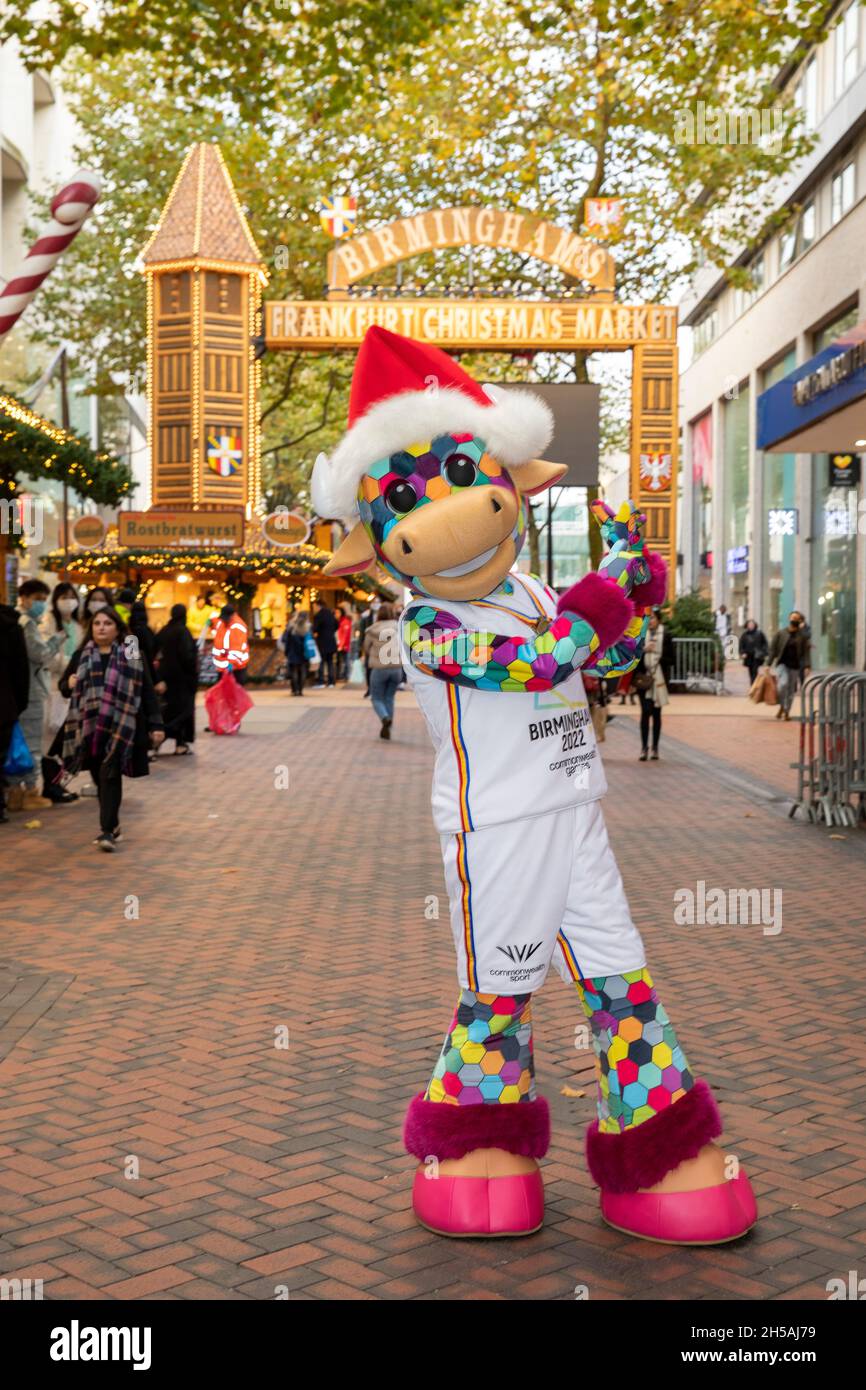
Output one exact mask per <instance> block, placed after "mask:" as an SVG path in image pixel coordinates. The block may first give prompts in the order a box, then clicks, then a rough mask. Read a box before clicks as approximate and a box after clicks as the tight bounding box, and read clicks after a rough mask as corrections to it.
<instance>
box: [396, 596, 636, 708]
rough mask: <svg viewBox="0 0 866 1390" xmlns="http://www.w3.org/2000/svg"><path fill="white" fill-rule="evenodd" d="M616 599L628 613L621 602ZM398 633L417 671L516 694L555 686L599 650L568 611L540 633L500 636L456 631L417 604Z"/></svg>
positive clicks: (447, 618) (456, 623)
mask: <svg viewBox="0 0 866 1390" xmlns="http://www.w3.org/2000/svg"><path fill="white" fill-rule="evenodd" d="M589 577H590V578H593V579H597V578H598V576H597V575H592V576H589ZM605 587H606V588H610V585H606V586H605ZM620 601H621V602H624V603H625V604H626V606H627V607H628V609H629V611H631V604H630V603H629V602H628V600H627V599H621V600H620ZM403 635H404V641H405V646H406V649H407V652H408V656H409V660H410V661H411V663H412V665H413V666H415V667H417V669H418V670H419V671H423V672H425V674H427V675H430V676H436V677H438V679H439V680H443V681H450V682H452V683H453V684H454V685H465V686H469V687H470V688H471V689H473V690H506V691H510V690H513V691H517V692H518V693H519V692H521V691H527V690H550V689H552V688H553V686H555V685H559V683H560V682H561V681H564V680H567V679H568V677H569V676H570V675H571V674H572V673H573V672H574V671H576V670H577V669H578V668H579V667H581V666H582V665H583V664H584V662H586V661H588V660H589V658H590V657H591V656H592V654H593V653H594V652H597V651H598V650H599V646H600V642H599V637H598V634H597V633H596V631H595V629H594V628H593V627H592V625H591V623H589V622H587V621H586V620H585V619H584V618H583V617H581V616H580V615H578V614H577V613H573V612H567V613H566V612H563V613H560V614H559V615H558V616H557V617H556V618H554V619H553V620H552V622H551V624H550V627H549V628H548V629H547V631H546V632H543V633H540V634H535V633H533V632H532V631H531V629H527V631H526V632H525V633H520V634H518V635H516V636H510V637H506V636H503V635H500V634H498V633H495V632H487V631H481V630H477V631H476V630H469V629H468V628H464V627H461V625H460V620H459V618H455V617H454V615H453V614H452V613H447V612H445V611H444V610H443V609H441V608H434V607H433V606H432V604H425V603H423V602H419V603H415V604H413V605H412V607H411V608H409V609H407V611H406V616H405V618H404V628H403Z"/></svg>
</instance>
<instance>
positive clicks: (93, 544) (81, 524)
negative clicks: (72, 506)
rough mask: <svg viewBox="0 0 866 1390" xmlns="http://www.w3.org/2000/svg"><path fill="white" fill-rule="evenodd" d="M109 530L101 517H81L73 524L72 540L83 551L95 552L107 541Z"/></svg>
mask: <svg viewBox="0 0 866 1390" xmlns="http://www.w3.org/2000/svg"><path fill="white" fill-rule="evenodd" d="M107 529H108V528H107V526H106V524H105V522H104V521H103V520H102V517H101V516H79V517H77V518H76V520H75V521H74V522H73V523H72V539H73V541H74V542H75V544H76V545H80V546H81V547H82V549H83V550H95V549H96V548H97V546H100V545H102V543H103V541H104V540H105V533H106V531H107Z"/></svg>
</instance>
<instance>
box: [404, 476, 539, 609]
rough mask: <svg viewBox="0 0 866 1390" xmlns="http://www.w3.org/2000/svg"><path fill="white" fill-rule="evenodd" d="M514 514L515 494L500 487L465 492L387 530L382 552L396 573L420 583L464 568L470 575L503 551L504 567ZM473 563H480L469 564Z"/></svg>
mask: <svg viewBox="0 0 866 1390" xmlns="http://www.w3.org/2000/svg"><path fill="white" fill-rule="evenodd" d="M517 511H518V499H517V494H516V493H514V492H511V491H509V490H508V489H506V488H504V487H492V486H491V487H473V488H467V489H466V490H465V491H463V492H456V493H451V495H450V496H448V497H441V498H437V500H436V501H435V502H431V503H429V504H428V505H427V506H424V507H419V508H417V510H416V511H414V512H411V513H409V515H407V516H406V517H405V518H404V520H403V521H400V522H398V524H397V525H396V526H395V527H393V529H392V530H391V532H390V534H389V536H388V539H387V540H386V541H385V543H384V545H383V547H382V549H383V551H384V553H385V555H386V556H387V558H388V560H389V561H390V562H391V564H393V565H394V566H395V568H396V569H399V570H402V571H403V573H404V574H411V575H417V576H418V577H419V578H420V579H422V580H423V579H424V578H426V577H428V576H429V577H432V576H436V577H437V578H439V577H441V579H442V580H443V581H447V579H448V577H449V574H448V572H449V571H450V570H453V569H456V568H462V567H463V566H464V565H467V566H469V570H468V571H467V572H468V573H472V572H474V571H479V570H481V569H482V568H483V566H484V565H485V564H487V563H489V562H490V561H491V560H494V559H496V560H498V561H499V563H501V560H502V558H503V556H502V549H503V548H507V549H508V551H509V556H508V564H509V565H510V564H511V563H512V562H513V559H514V545H513V543H512V542H511V539H510V538H511V533H512V531H513V529H514V525H515V523H516V521H517ZM490 552H493V553H492V554H491V553H490ZM481 557H485V558H483V559H482V558H481ZM474 560H479V561H480V563H479V564H477V565H473V564H472V562H473V561H474ZM453 577H454V578H458V577H459V576H453ZM476 578H477V576H476ZM473 587H475V586H474V585H473Z"/></svg>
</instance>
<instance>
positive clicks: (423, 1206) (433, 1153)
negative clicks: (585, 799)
mask: <svg viewBox="0 0 866 1390" xmlns="http://www.w3.org/2000/svg"><path fill="white" fill-rule="evenodd" d="M573 841H574V819H573V811H572V810H568V811H565V812H555V813H553V814H552V815H546V816H537V817H534V818H533V819H531V820H525V821H514V822H508V823H506V824H504V825H500V826H493V827H490V828H487V829H483V830H476V831H470V832H467V833H462V834H456V835H444V836H443V837H442V852H443V859H444V862H445V880H446V884H447V886H448V897H449V901H450V908H451V927H452V932H453V935H454V941H455V946H456V948H457V960H458V976H459V980H460V985H461V994H460V998H459V1000H458V1003H457V1009H456V1012H455V1015H454V1020H453V1022H452V1024H451V1027H450V1029H449V1031H448V1034H447V1036H446V1039H445V1045H444V1047H443V1049H442V1053H441V1055H440V1057H439V1060H438V1062H437V1063H436V1067H435V1069H434V1072H433V1077H432V1079H431V1081H430V1084H429V1086H428V1088H427V1090H426V1091H425V1092H424V1093H423V1094H422V1095H419V1096H416V1098H415V1099H414V1100H413V1102H412V1104H411V1106H410V1107H409V1113H408V1115H407V1117H406V1127H405V1132H404V1139H405V1143H406V1149H407V1151H408V1152H409V1153H410V1154H413V1155H414V1156H415V1157H416V1158H417V1159H418V1160H419V1161H420V1163H421V1167H420V1168H419V1169H418V1170H417V1172H416V1174H415V1186H414V1193H413V1205H414V1209H415V1213H416V1215H417V1216H418V1219H419V1220H420V1221H421V1222H422V1224H423V1225H425V1226H428V1227H430V1228H431V1229H432V1230H435V1231H439V1232H441V1233H442V1234H444V1235H488V1236H493V1235H526V1234H528V1233H529V1232H530V1231H535V1230H537V1229H538V1227H539V1226H540V1225H541V1223H542V1220H543V1217H544V1193H543V1186H542V1179H541V1173H540V1171H539V1169H538V1163H537V1160H538V1159H539V1158H542V1157H543V1156H544V1154H545V1153H546V1152H547V1146H548V1142H549V1138H550V1120H549V1115H548V1109H547V1102H546V1101H545V1100H544V1099H543V1098H542V1097H541V1096H539V1095H537V1094H536V1090H535V1077H534V1070H533V1053H532V1021H531V1001H530V995H531V993H532V992H533V991H535V990H537V989H538V988H539V987H540V986H541V984H542V983H543V982H544V979H545V977H546V975H547V971H548V968H549V965H550V961H551V957H552V954H553V951H554V948H555V945H556V937H557V932H558V931H559V927H560V924H561V922H562V917H563V913H564V911H565V905H566V899H567V895H568V885H569V880H570V874H571V867H570V866H571V848H572V845H573Z"/></svg>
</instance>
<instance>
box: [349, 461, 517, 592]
mask: <svg viewBox="0 0 866 1390" xmlns="http://www.w3.org/2000/svg"><path fill="white" fill-rule="evenodd" d="M487 486H494V487H501V488H504V489H505V490H506V491H508V492H511V493H515V492H516V488H515V486H514V483H513V482H512V481H511V478H510V477H509V475H508V473H506V471H505V470H504V468H503V467H502V465H501V464H500V463H497V461H496V459H494V458H493V457H492V456H491V455H490V454H488V453H487V451H486V446H485V444H484V441H483V440H482V439H479V438H478V437H477V436H476V435H471V434H440V435H439V436H437V438H436V439H428V440H425V441H423V442H422V443H419V444H410V445H409V446H408V447H407V448H406V449H401V450H400V451H399V453H396V454H391V455H390V457H389V458H385V459H380V460H379V461H378V462H376V463H373V464H371V465H370V467H369V468H368V469H367V472H366V473H365V474H364V477H363V478H362V479H361V483H360V486H359V488H358V510H359V512H360V515H361V521H362V522H363V524H364V527H365V528H366V531H367V534H368V536H369V537H370V539H371V540H372V542H373V545H374V547H375V550H376V555H377V557H378V559H379V562H380V564H381V565H382V566H383V567H384V568H385V569H386V570H387V571H388V573H389V574H391V575H393V576H394V578H395V579H399V581H400V582H401V583H402V584H406V583H408V582H409V580H410V579H411V577H412V576H411V575H408V574H404V573H403V572H401V571H400V570H398V569H396V568H395V567H394V566H393V565H392V564H391V563H390V562H389V561H388V560H387V559H386V557H385V556H384V555H383V553H382V549H381V547H382V544H383V542H384V541H386V540H387V539H388V536H389V534H390V533H391V531H392V530H393V529H394V527H395V526H397V525H398V524H399V522H400V521H402V520H403V518H404V517H406V516H408V515H409V513H410V512H414V511H415V510H416V509H417V508H418V507H422V506H426V505H428V504H429V503H430V502H435V501H436V500H437V498H441V497H448V496H449V495H450V494H451V493H452V492H460V491H465V489H466V488H469V487H487ZM525 532H526V509H525V504H524V503H523V501H522V500H521V503H520V508H519V513H518V523H517V526H516V527H515V545H516V547H517V549H516V551H515V553H518V552H519V551H520V548H521V546H522V545H523V538H524V535H525Z"/></svg>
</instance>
